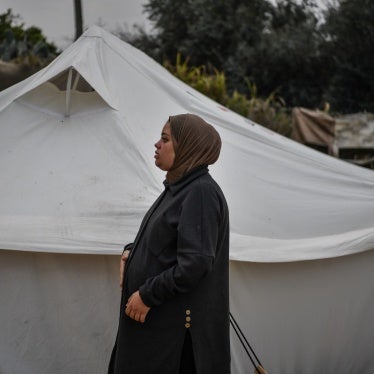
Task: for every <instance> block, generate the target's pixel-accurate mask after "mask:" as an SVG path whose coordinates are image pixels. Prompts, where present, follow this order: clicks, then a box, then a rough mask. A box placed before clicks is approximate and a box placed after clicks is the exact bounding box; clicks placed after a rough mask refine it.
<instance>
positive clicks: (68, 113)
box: [65, 68, 73, 117]
mask: <svg viewBox="0 0 374 374" xmlns="http://www.w3.org/2000/svg"><path fill="white" fill-rule="evenodd" d="M72 76H73V68H70V69H69V75H68V82H67V84H66V106H65V117H69V116H70V94H71V79H72Z"/></svg>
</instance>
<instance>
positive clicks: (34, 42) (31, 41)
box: [0, 9, 57, 64]
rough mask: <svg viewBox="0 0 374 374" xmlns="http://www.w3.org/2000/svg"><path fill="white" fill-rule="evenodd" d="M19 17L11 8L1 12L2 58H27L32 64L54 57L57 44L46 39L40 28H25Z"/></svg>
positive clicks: (8, 59) (0, 53)
mask: <svg viewBox="0 0 374 374" xmlns="http://www.w3.org/2000/svg"><path fill="white" fill-rule="evenodd" d="M18 19H19V16H16V15H14V14H13V13H12V11H11V9H8V10H7V11H6V12H5V13H3V14H0V59H2V60H3V61H10V60H22V61H23V60H27V61H28V62H29V63H31V64H38V63H41V62H42V61H44V60H48V59H52V58H54V57H55V56H56V54H57V48H56V46H55V45H54V44H52V43H48V42H47V41H46V38H45V37H44V36H43V34H42V31H41V30H40V29H39V28H37V27H34V26H32V27H29V28H24V25H23V24H22V23H19V22H18Z"/></svg>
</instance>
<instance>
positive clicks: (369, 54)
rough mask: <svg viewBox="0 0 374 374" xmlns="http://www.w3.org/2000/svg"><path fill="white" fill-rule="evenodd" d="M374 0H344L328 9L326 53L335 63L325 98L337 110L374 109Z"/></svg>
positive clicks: (348, 111) (347, 111) (325, 31)
mask: <svg viewBox="0 0 374 374" xmlns="http://www.w3.org/2000/svg"><path fill="white" fill-rule="evenodd" d="M373 19H374V2H373V1H372V0H355V1H349V0H340V1H339V2H338V4H337V5H336V6H331V7H330V8H329V9H328V11H327V13H326V22H325V25H324V27H323V31H324V34H325V38H326V43H325V45H324V46H323V53H324V55H325V56H326V59H327V60H328V61H329V65H330V66H331V76H330V79H329V81H328V89H327V90H326V93H325V99H326V100H327V101H329V102H330V103H331V105H332V108H333V109H334V110H336V111H340V112H345V113H352V112H356V111H365V110H366V111H371V112H374V64H373V51H374V23H373Z"/></svg>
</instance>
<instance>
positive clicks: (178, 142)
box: [166, 114, 221, 183]
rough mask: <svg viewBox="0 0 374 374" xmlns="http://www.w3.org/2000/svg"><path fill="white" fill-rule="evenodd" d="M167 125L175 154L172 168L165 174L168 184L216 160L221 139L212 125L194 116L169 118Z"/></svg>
mask: <svg viewBox="0 0 374 374" xmlns="http://www.w3.org/2000/svg"><path fill="white" fill-rule="evenodd" d="M169 123H170V131H171V136H172V141H173V146H174V152H175V159H174V163H173V167H172V168H171V169H170V170H169V171H168V172H167V174H166V180H167V181H168V182H169V183H174V182H176V181H177V180H178V179H180V178H181V177H182V176H183V175H184V174H186V173H187V172H188V171H190V170H192V169H194V168H196V167H198V166H201V165H211V164H214V163H215V162H216V161H217V160H218V157H219V153H220V151H221V138H220V136H219V134H218V132H217V131H216V130H215V129H214V127H213V126H212V125H210V124H209V123H207V122H205V121H204V120H203V119H202V118H200V117H199V116H197V115H195V114H179V115H177V116H170V117H169Z"/></svg>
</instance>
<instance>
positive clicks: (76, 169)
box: [0, 27, 374, 374]
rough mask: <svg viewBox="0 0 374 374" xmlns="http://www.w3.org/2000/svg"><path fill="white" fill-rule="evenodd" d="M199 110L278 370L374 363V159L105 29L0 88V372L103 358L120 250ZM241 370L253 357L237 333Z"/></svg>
mask: <svg viewBox="0 0 374 374" xmlns="http://www.w3.org/2000/svg"><path fill="white" fill-rule="evenodd" d="M186 112H191V113H196V114H198V115H200V116H202V117H203V118H204V119H206V120H207V121H208V122H210V123H212V124H213V125H214V126H215V127H216V128H217V130H218V131H219V133H220V134H221V137H222V140H223V149H222V153H221V157H220V160H219V162H218V163H217V165H214V166H213V167H211V172H212V174H213V176H214V177H215V179H216V180H217V181H218V182H219V184H220V185H221V187H222V189H223V191H224V192H225V195H226V197H227V200H228V203H229V208H230V218H231V248H230V251H231V255H230V258H231V265H230V266H231V286H230V287H231V311H232V313H233V315H234V317H236V319H237V321H238V323H239V325H240V327H241V328H242V330H243V332H244V333H245V335H246V336H247V338H248V339H249V341H250V342H251V344H252V346H253V348H254V349H255V351H256V353H257V355H258V356H259V357H260V359H261V361H262V362H263V364H264V366H265V367H266V368H267V370H268V371H269V373H316V372H324V373H337V372H339V373H372V372H373V371H374V356H373V355H372V347H373V344H374V324H373V317H372V311H373V310H374V298H373V297H372V295H373V292H374V280H373V278H372V275H371V273H372V271H373V269H374V251H373V249H374V173H373V172H372V171H371V170H367V169H364V168H359V167H357V166H354V165H350V164H348V163H344V162H342V161H340V160H337V159H334V158H332V157H329V156H325V155H323V154H320V153H318V152H316V151H314V150H311V149H309V148H306V147H304V146H302V145H300V144H298V143H296V142H293V141H291V140H288V139H286V138H283V137H281V136H279V135H278V134H275V133H273V132H270V131H268V130H266V129H264V128H263V127H261V126H259V125H256V124H254V123H252V122H251V121H249V120H247V119H245V118H243V117H241V116H239V115H237V114H235V113H233V112H231V111H229V110H227V109H226V108H223V107H222V106H220V105H219V104H217V103H215V102H214V101H211V100H210V99H208V98H206V97H205V96H203V95H201V94H199V93H198V92H196V91H194V90H193V89H191V88H190V87H189V86H187V85H185V84H184V83H182V82H180V81H179V80H177V79H176V78H174V77H173V76H172V75H170V74H169V73H168V72H167V71H166V70H165V69H163V68H162V67H161V66H160V65H158V64H157V63H156V62H154V61H153V60H151V59H150V58H149V57H147V56H146V55H144V54H143V53H142V52H140V51H138V50H136V49H135V48H133V47H131V46H130V45H128V44H126V43H124V42H122V41H120V40H119V39H117V38H116V37H114V36H113V35H111V34H109V33H107V32H105V31H104V30H102V29H101V28H98V27H93V28H90V29H89V30H88V31H87V32H86V33H85V34H84V35H83V36H82V37H81V38H80V39H79V40H78V41H76V42H75V43H74V44H72V45H71V46H70V47H69V48H68V49H66V50H65V51H64V52H63V53H62V54H61V55H60V56H59V57H58V58H56V59H55V60H54V61H53V62H52V63H51V64H50V65H49V66H48V67H46V68H45V69H43V70H42V71H40V72H38V73H37V74H35V75H33V76H32V77H30V78H28V79H26V80H25V81H23V82H21V83H19V84H17V85H15V86H13V87H11V88H9V89H7V90H6V91H4V92H2V93H0V155H1V157H0V170H1V182H0V248H3V250H0V296H1V303H0V318H1V327H0V337H1V339H0V372H1V373H5V374H7V373H17V374H22V373H28V374H29V373H86V372H87V373H88V372H89V373H102V372H105V368H106V365H107V361H108V359H109V353H110V349H111V346H112V343H113V341H114V334H115V331H116V327H117V318H118V305H119V296H120V293H119V287H118V279H117V278H118V256H112V255H113V254H119V253H121V251H122V246H123V244H124V243H127V242H130V241H132V240H133V238H134V235H135V233H136V231H137V228H138V225H139V223H140V220H141V218H142V216H143V215H144V213H145V211H146V210H147V208H148V207H149V206H150V204H151V203H152V202H153V201H154V200H155V198H156V197H157V196H158V194H159V193H160V191H161V189H162V187H163V186H162V180H163V177H164V175H163V173H162V172H160V171H159V170H158V169H157V168H155V166H154V164H153V157H152V156H153V152H154V151H153V149H154V148H153V144H154V142H155V141H156V140H157V139H158V137H159V133H160V130H161V128H162V126H163V124H164V122H165V121H166V119H167V118H168V116H169V115H172V114H178V113H186ZM232 368H233V373H248V372H249V371H252V369H250V362H249V360H248V359H247V357H246V356H245V353H244V351H243V349H242V347H241V345H240V344H239V343H238V341H237V339H236V337H235V335H232Z"/></svg>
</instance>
